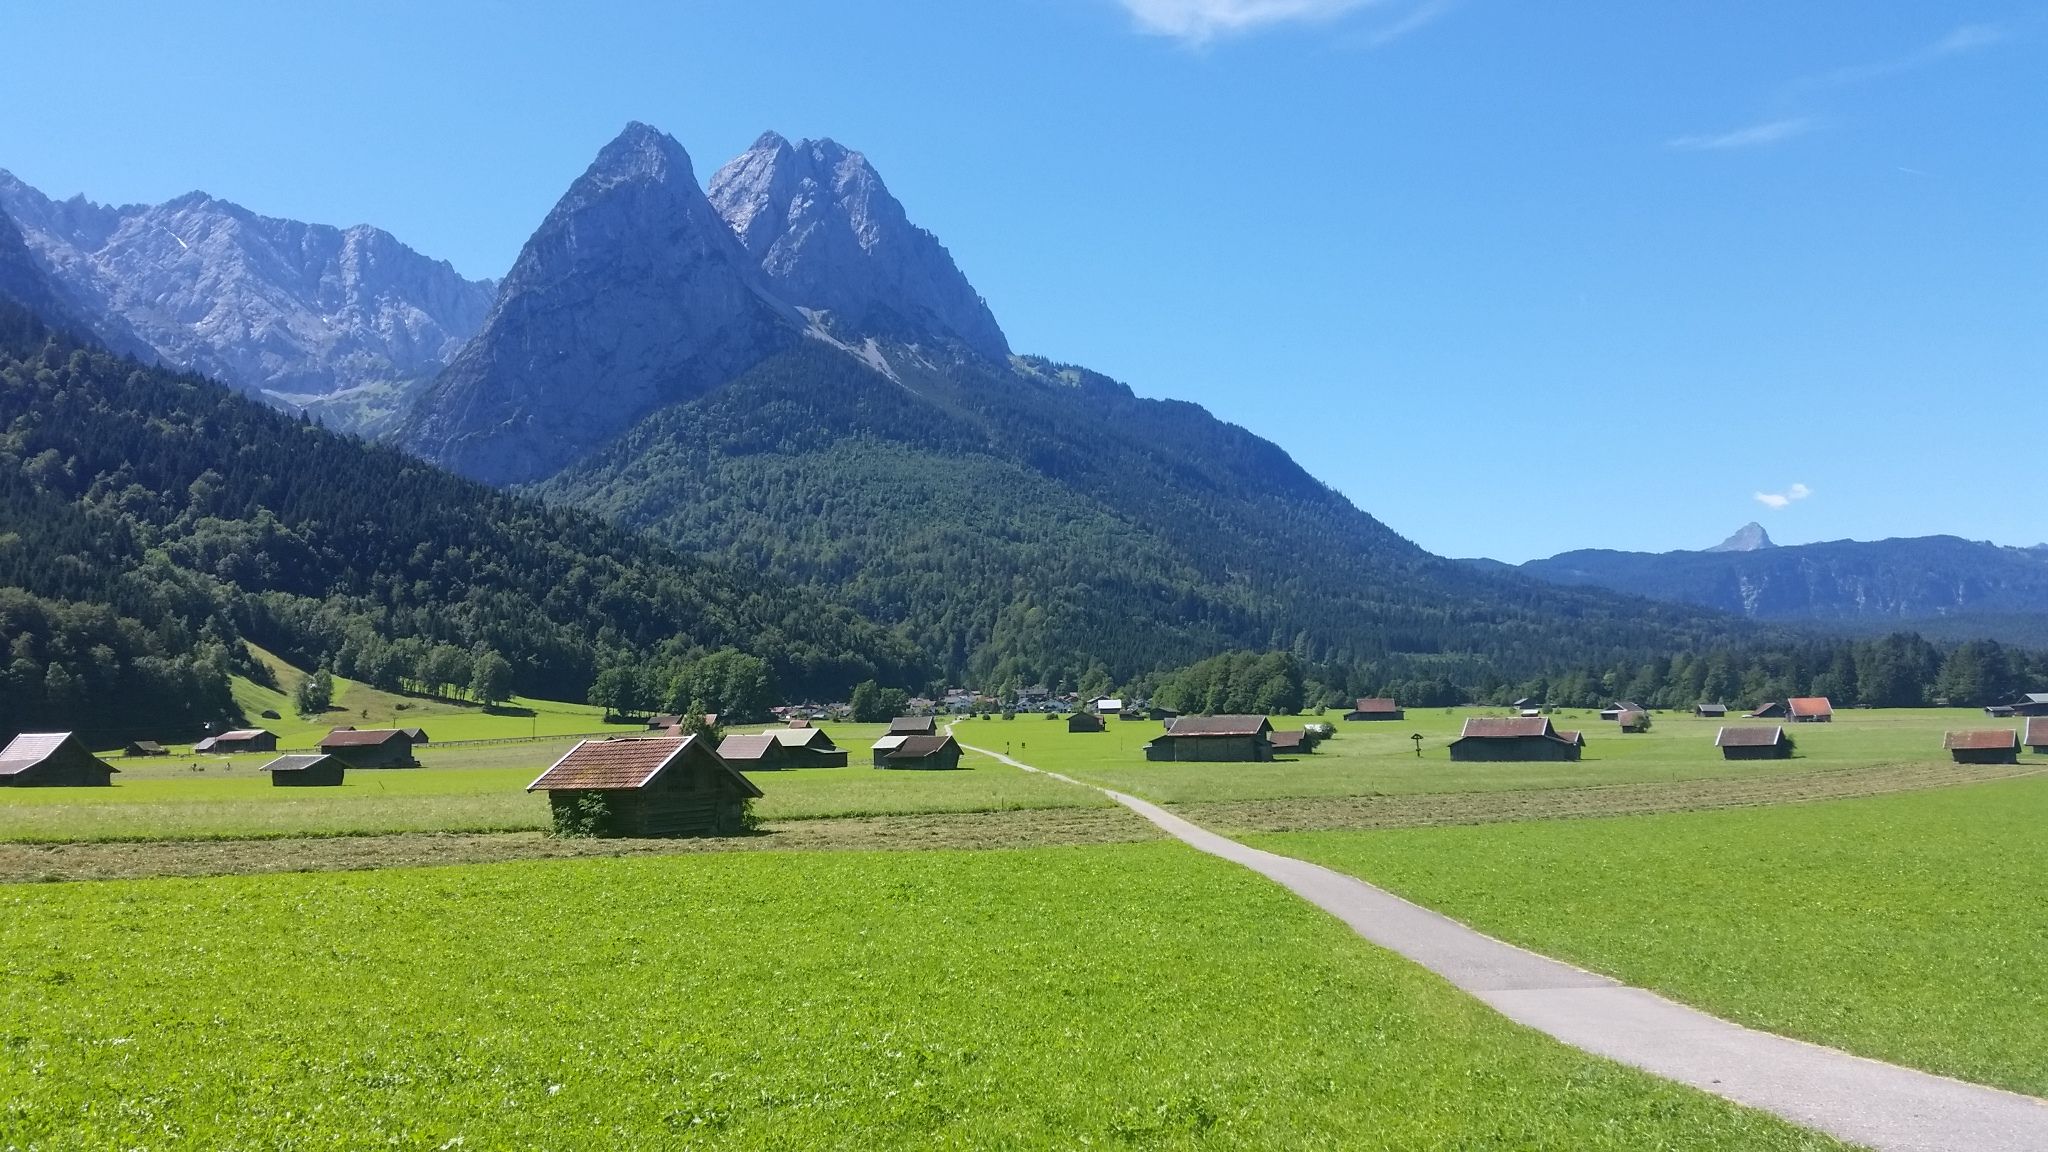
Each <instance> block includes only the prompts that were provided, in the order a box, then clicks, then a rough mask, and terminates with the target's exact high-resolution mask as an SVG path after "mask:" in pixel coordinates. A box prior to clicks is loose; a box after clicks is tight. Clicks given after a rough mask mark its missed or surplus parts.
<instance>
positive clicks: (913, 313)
mask: <svg viewBox="0 0 2048 1152" xmlns="http://www.w3.org/2000/svg"><path fill="white" fill-rule="evenodd" d="M0 297H4V298H6V299H8V300H10V301H12V302H13V303H14V304H15V305H16V306H17V307H19V308H23V309H26V310H27V311H29V312H30V313H33V314H34V315H35V316H37V317H38V318H40V319H41V320H43V321H44V322H46V323H48V324H50V325H52V326H53V327H57V328H62V329H68V330H71V331H73V332H77V333H81V334H87V335H89V336H90V337H91V338H92V339H93V340H94V341H96V342H98V343H100V344H102V345H104V346H105V347H106V348H108V349H110V350H112V351H115V352H119V353H125V354H129V355H133V356H135V357H137V358H138V359H141V360H144V361H145V362H155V363H159V364H161V365H163V366H165V367H166V368H170V369H175V370H182V371H189V372H193V373H198V374H203V375H204V376H207V377H210V378H212V379H214V380H218V381H220V382H222V383H224V384H226V385H228V386H229V387H231V388H233V389H235V390H238V391H240V392H243V393H246V394H248V395H250V396H254V397H258V398H261V399H263V400H265V401H268V402H269V403H271V404H273V405H276V406H278V407H281V408H284V409H285V410H287V411H291V412H306V413H310V414H312V415H313V416H314V417H316V418H317V419H318V420H319V422H321V423H322V424H324V425H326V426H327V427H328V428H330V429H336V430H341V431H345V432H352V433H356V434H358V435H360V436H361V437H363V438H364V439H365V440H367V441H373V442H381V443H382V444H386V445H390V446H395V447H397V448H399V449H402V450H403V451H404V452H406V453H409V454H411V455H412V456H416V457H418V458H420V459H423V460H426V461H429V462H432V463H434V464H437V465H440V466H442V467H444V468H447V469H449V470H452V471H454V472H456V473H460V474H462V475H464V476H467V477H469V478H471V479H474V480H477V481H481V482H483V483H485V484H488V485H491V486H494V487H498V488H503V489H512V490H515V491H517V492H518V493H520V494H522V495H524V496H527V497H536V498H538V499H540V500H541V501H544V502H546V503H549V504H554V505H571V506H576V507H579V508H582V509H586V510H589V511H593V512H596V513H599V514H601V515H602V516H603V517H606V518H608V519H610V520H612V521H615V522H617V523H618V524H621V525H623V526H626V527H628V528H631V529H635V530H640V531H644V532H646V533H650V534H652V535H653V536H654V537H656V538H658V539H660V540H663V541H666V542H668V543H671V544H674V545H677V546H680V547H681V548H682V549H684V550H685V551H688V552H694V553H698V554H702V555H706V556H709V557H712V558H714V559H716V560H718V561H719V562H729V563H730V564H732V565H733V566H734V568H735V569H736V570H737V569H744V570H746V571H756V572H761V573H764V574H766V575H767V576H768V577H770V578H773V579H777V580H781V581H787V582H790V583H793V584H795V585H811V586H815V587H817V588H819V589H821V590H830V592H831V594H832V596H833V597H834V599H835V602H837V603H844V604H847V605H849V606H850V607H851V608H852V609H853V610H855V611H857V612H859V613H861V614H863V615H864V616H867V617H869V618H872V619H875V620H879V621H882V622H885V623H887V624H889V625H891V626H892V627H895V628H897V629H898V630H899V631H900V632H901V633H902V634H903V635H905V636H907V638H908V639H909V640H911V641H912V642H913V643H915V644H916V645H917V646H918V647H919V648H921V649H922V650H923V651H924V652H926V653H929V654H931V656H932V657H933V658H934V659H935V660H936V661H937V662H938V663H939V664H940V665H943V666H944V667H946V668H947V669H948V670H949V671H956V672H968V671H973V672H978V673H980V674H984V675H988V674H995V673H997V671H998V669H997V668H995V667H993V666H991V665H989V664H987V663H984V664H983V666H981V667H979V668H971V667H970V664H971V663H972V662H973V661H974V660H982V661H984V662H986V661H994V662H997V663H1000V662H1004V661H1008V662H1010V663H1011V664H1012V665H1013V666H1014V670H1016V671H1018V672H1021V673H1029V672H1034V671H1036V672H1042V671H1043V670H1044V669H1047V668H1053V667H1066V666H1068V665H1070V664H1072V663H1073V662H1074V661H1076V660H1077V659H1081V658H1085V659H1087V660H1098V661H1105V662H1107V663H1108V664H1110V665H1112V666H1113V670H1114V671H1116V672H1117V674H1118V675H1120V676H1122V675H1131V674H1134V673H1135V672H1137V671H1141V670H1144V669H1146V668H1150V667H1157V666H1160V665H1161V664H1163V663H1169V662H1174V661H1185V660H1189V659H1195V658H1199V657H1201V656H1204V655H1207V654H1210V653H1213V652H1217V651H1222V650H1226V649H1231V648H1267V647H1290V646H1292V647H1295V648H1296V649H1297V650H1300V649H1301V648H1302V647H1303V646H1304V645H1306V646H1308V647H1310V648H1312V649H1314V650H1315V655H1316V656H1317V657H1318V658H1328V659H1345V660H1351V661H1359V660H1379V659H1384V658H1387V657H1389V656H1397V655H1399V654H1403V653H1420V654H1425V655H1427V654H1441V653H1463V654H1471V655H1473V656H1475V657H1479V658H1483V659H1486V660H1489V661H1492V662H1494V663H1496V664H1498V665H1499V666H1501V667H1507V668H1512V667H1540V666H1543V665H1545V664H1546V663H1551V662H1553V661H1554V659H1555V658H1556V656H1557V655H1558V654H1559V652H1560V650H1561V648H1565V649H1568V648H1572V647H1576V646H1580V645H1583V646H1585V647H1586V648H1587V649H1588V650H1589V651H1597V652H1607V651H1612V650H1615V649H1616V648H1618V647H1636V646H1654V645H1658V644H1663V643H1672V644H1680V643H1685V642H1688V641H1692V640H1697V639H1699V638H1700V637H1702V636H1711V635H1714V634H1716V633H1717V632H1719V631H1720V630H1722V629H1724V628H1727V627H1731V626H1736V625H1726V624H1723V623H1722V622H1721V620H1720V618H1719V617H1717V616H1715V615H1714V614H1713V613H1702V612H1699V611H1697V610H1695V609H1694V608H1691V607H1683V606H1680V605H1697V606H1700V607H1704V608H1707V609H1718V610H1720V611H1722V612H1727V613H1733V614H1736V615H1739V616H1747V617H1750V618H1753V619H1759V620H1841V621H1850V622H1856V623H1860V624H1870V625H1889V624H1893V623H1912V624H1914V625H1916V626H1922V627H1932V629H1933V630H1934V631H1937V632H1941V631H1948V632H1950V633H1952V634H1975V633H1981V632H1987V631H1990V630H1992V629H1994V628H1996V629H2004V630H2007V631H2010V630H2011V629H2012V628H2014V627H2024V628H2032V627H2036V626H2037V625H2035V624H2034V623H2031V622H2029V623H2026V624H2024V625H2013V623H2012V622H2013V621H2015V620H2021V619H2026V620H2029V621H2031V618H2032V617H2033V616H2034V615H2035V614H2040V613H2048V553H2044V552H2043V551H2042V550H2040V549H2015V548H2002V547H1997V546H1993V545H1989V544H1983V543H1974V542H1968V541H1963V540H1960V539H1956V538H1952V537H1929V538H1924V539H1913V540H1891V541H1883V542H1878V543H1867V544H1865V543H1854V542H1846V541H1844V542H1837V543H1830V544H1815V545H1803V546H1796V547H1773V546H1771V545H1770V541H1769V538H1768V536H1767V535H1766V534H1765V533H1764V532H1763V530H1762V529H1761V528H1760V527H1757V526H1755V525H1752V526H1750V528H1748V529H1745V530H1744V531H1743V532H1742V533H1738V535H1737V537H1736V538H1735V539H1734V540H1731V541H1730V542H1729V545H1727V546H1724V547H1723V548H1720V549H1709V550H1706V551H1700V552H1678V553H1668V554H1655V555H1653V554H1641V553H1622V552H1604V551H1585V552H1571V553H1565V554H1563V555H1560V556H1556V557H1552V558H1550V559H1548V560H1539V561H1532V562H1531V563H1529V564H1526V565H1522V566H1520V567H1519V568H1511V567H1509V566H1507V565H1501V564H1496V563H1493V562H1489V561H1456V560H1448V559H1443V558H1440V557H1436V556H1433V555H1430V554H1429V553H1427V552H1425V551H1423V550H1422V549H1420V548H1417V547H1415V546H1414V545H1413V544H1411V543H1409V542H1408V541H1406V540H1404V539H1402V538H1401V537H1400V536H1398V535H1397V534H1395V533H1394V532H1392V531H1390V530H1389V529H1387V528H1386V527H1385V526H1383V525H1382V524H1380V523H1379V522H1378V521H1377V520H1375V519H1373V518H1372V517H1371V516H1369V515H1367V514H1365V513H1364V512H1362V511H1360V510H1358V509H1357V508H1355V507H1354V506H1353V505H1352V504H1351V503H1350V502H1349V501H1347V500H1346V499H1344V498H1343V497H1341V496H1339V495H1338V494H1337V493H1335V492H1333V491H1332V490H1330V489H1329V488H1328V487H1326V486H1325V485H1323V484H1321V483H1320V482H1318V481H1317V480H1315V479H1314V478H1313V477H1311V476H1309V475H1308V474H1307V473H1306V472H1304V471H1303V470H1302V469H1301V468H1300V467H1299V466H1297V465H1296V464H1295V463H1294V462H1293V460H1291V459H1290V458H1289V457H1288V456H1287V454H1286V453H1285V452H1284V451H1282V450H1281V449H1280V448H1278V447H1276V446H1274V445H1273V444H1271V443H1269V442H1267V441H1264V440H1261V439H1259V438H1258V437H1256V436H1253V435H1251V434H1250V433H1248V432H1246V431H1244V430H1243V429H1241V428H1238V427H1236V426H1233V425H1230V424H1226V423H1223V422H1221V421H1218V420H1216V419H1214V418H1213V417H1211V416H1210V415H1209V414H1208V413H1207V412H1205V411H1204V410H1203V409H1201V408H1199V407H1197V406H1195V405H1193V404H1187V403H1181V402H1176V401H1170V400H1149V399H1142V398H1139V397H1138V396H1136V395H1135V394H1134V393H1133V392H1132V391H1131V390H1130V389H1129V388H1127V387H1126V386H1124V385H1122V384H1120V383H1118V382H1116V381H1113V380H1110V379H1108V378H1106V377H1104V376H1101V375H1099V374H1096V373H1093V372H1090V371H1088V370H1086V369H1084V368H1079V367H1075V366H1072V365H1067V364H1062V363H1058V362H1056V361H1052V360H1048V359H1044V358H1041V357H1036V356H1029V355H1019V354H1016V353H1015V352H1014V351H1013V350H1012V349H1011V347H1010V344H1009V341H1008V339H1007V338H1006V337H1005V335H1004V333H1003V329H1002V327H1001V325H1000V323H999V322H998V321H997V319H996V317H995V316H994V314H993V313H992V312H991V311H990V309H989V307H988V304H987V302H986V301H985V300H984V299H983V298H982V297H981V295H980V293H978V292H977V291H976V290H975V289H974V287H973V285H972V284H970V283H969V282H968V280H967V278H966V277H965V276H964V275H963V274H962V273H961V271H960V269H959V268H958V267H957V266H956V265H955V264H954V262H953V259H952V257H951V255H950V254H949V253H948V252H947V250H946V248H945V247H944V246H943V245H942V244H941V243H940V242H939V241H938V239H937V238H936V237H934V236H933V235H932V234H931V233H929V232H927V231H925V230H923V229H922V228H919V227H918V226H917V225H916V224H914V223H913V222H912V221H911V220H910V218H909V216H908V215H907V214H906V212H905V210H904V208H903V206H902V204H900V203H899V202H898V201H897V200H896V199H895V197H893V196H892V195H891V194H890V193H889V191H888V189H887V187H886V186H885V185H884V183H883V181H882V178H881V176H880V175H879V174H878V173H877V172H876V171H875V169H874V168H873V167H872V166H871V165H870V164H869V163H868V161H867V160H866V158H865V157H863V156H862V155H861V154H860V153H858V152H855V151H851V150H849V149H847V148H844V147H842V146H840V145H839V144H837V143H834V142H833V141H831V140H818V141H812V140H804V141H798V142H794V143H792V142H790V141H788V140H785V139H784V138H782V137H780V136H778V135H775V134H774V133H769V134H766V135H764V136H762V137H761V138H760V139H759V140H757V141H756V142H755V143H754V144H753V146H752V147H750V148H749V149H748V150H747V151H746V152H745V153H743V154H742V155H740V156H739V157H737V158H735V159H733V160H732V161H730V162H729V163H727V164H725V165H724V166H723V167H721V168H719V169H718V170H717V171H716V172H715V173H713V174H712V176H711V178H710V180H709V182H708V186H707V185H702V184H700V183H699V181H698V179H697V176H696V173H695V171H694V170H693V167H692V165H691V161H690V157H689V155H688V154H687V153H686V152H685V151H684V149H683V148H682V147H681V146H680V145H679V144H678V143H677V142H676V141H675V140H673V139H672V138H670V137H668V136H667V135H664V134H663V133H661V132H659V131H657V130H655V129H653V128H651V127H648V126H646V125H643V124H637V123H636V124H632V125H629V126H628V127H627V128H626V130H625V131H624V132H622V133H621V134H620V135H619V136H618V137H617V138H616V139H614V140H612V141H611V142H610V143H608V144H606V145H605V146H604V147H603V149H601V150H600V151H599V153H598V154H597V157H596V159H595V160H594V161H593V162H592V163H591V165H590V167H589V168H588V170H586V171H585V172H584V173H583V174H582V175H581V176H580V177H578V178H577V179H576V180H575V181H574V182H573V183H572V184H571V185H570V186H569V188H568V190H567V191H566V192H565V193H564V194H563V196H562V197H561V199H560V200H559V201H558V202H557V203H556V204H555V206H554V208H553V210H552V211H550V212H549V213H548V215H547V217H546V218H545V219H544V220H542V221H541V222H540V225H539V227H538V228H537V229H536V230H535V232H534V233H533V235H532V237H531V238H530V239H528V240H527V242H526V244H525V246H524V248H523V249H522V250H521V252H520V254H519V256H518V258H517V260H516V261H515V262H514V263H513V265H512V267H511V269H510V270H509V271H508V272H507V273H506V275H505V276H504V278H503V279H502V280H499V281H489V280H483V281H478V280H470V279H466V278H464V277H463V276H461V275H460V274H458V273H457V272H456V271H455V270H454V268H452V267H451V266H450V265H448V264H447V263H446V262H443V261H438V260H434V259H431V258H429V257H427V256H424V255H422V254H420V253H418V252H416V251H414V250H412V249H411V248H408V247H406V246H405V245H404V244H402V243H400V242H399V241H398V240H397V239H395V238H394V237H392V236H391V235H390V234H388V233H386V232H383V231H381V230H379V229H377V228H373V227H369V226H362V225H359V226H356V227H352V228H347V229H336V228H331V227H327V226H323V225H314V224H304V223H299V222H296V221H288V220H279V219H273V218H269V217H263V216H259V215H256V214H254V213H252V212H249V211H247V210H246V209H243V208H241V207H239V206H237V205H235V204H232V203H229V202H226V201H223V200H219V199H216V198H214V197H212V196H209V195H206V194H204V193H198V192H194V193H190V194H188V195H185V196H181V197H179V198H177V199H174V200H171V201H168V202H166V203H163V204H158V205H153V206H149V205H128V206H121V207H111V206H105V205H100V204H96V203H92V202H89V201H87V200H85V199H84V198H83V197H74V198H72V199H70V200H65V201H53V200H51V199H49V198H47V197H46V196H44V195H43V194H41V193H40V192H38V191H37V190H36V189H34V188H32V187H30V186H28V185H27V184H24V183H22V182H21V181H20V180H17V179H15V178H14V177H13V176H11V175H9V174H7V173H5V172H0ZM1361 434H1362V433H1361ZM366 450H372V451H382V450H384V449H382V448H370V449H366ZM1609 590H1613V591H1609ZM1615 592H1621V593H1630V594H1633V596H1641V597H1648V598H1651V599H1653V600H1657V601H1665V602H1669V604H1667V605H1657V604H1649V603H1644V602H1643V601H1640V600H1637V599H1634V598H1633V597H1632V596H1620V595H1615V594H1614V593H1615ZM2032 635H2036V633H2029V636H2030V637H2031V636H2032ZM1567 637H1569V639H1566V638H1567Z"/></svg>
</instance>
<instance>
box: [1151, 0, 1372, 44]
mask: <svg viewBox="0 0 2048 1152" xmlns="http://www.w3.org/2000/svg"><path fill="white" fill-rule="evenodd" d="M1118 2H1119V3H1121V4H1122V5H1123V6H1124V10H1125V11H1127V12H1129V13H1130V14H1131V19H1132V20H1134V21H1135V22H1136V23H1137V25H1138V29H1139V31H1141V32H1149V33H1151V34H1152V35H1155V36H1170V37H1172V38H1173V39H1176V40H1179V41H1181V42H1182V43H1185V44H1206V43H1208V42H1209V41H1211V40H1215V39H1217V38H1219V37H1223V36H1238V35H1243V34H1245V33H1248V32H1256V31H1258V30H1259V29H1261V28H1267V27H1271V26H1273V25H1276V24H1319V23H1327V22H1328V21H1331V20H1335V19H1336V18H1338V17H1339V16H1343V15H1345V14H1346V13H1349V12H1353V11H1356V10H1358V9H1360V8H1364V7H1367V6H1369V5H1372V4H1376V3H1379V2H1380V0H1118Z"/></svg>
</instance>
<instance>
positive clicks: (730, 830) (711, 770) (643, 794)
mask: <svg viewBox="0 0 2048 1152" xmlns="http://www.w3.org/2000/svg"><path fill="white" fill-rule="evenodd" d="M526 790H527V791H528V792H546V793H547V794H548V806H549V807H550V808H551V809H552V810H553V812H554V814H555V826H556V827H557V828H562V827H566V826H574V825H575V824H577V823H578V822H579V821H584V820H588V821H589V822H590V824H591V830H592V831H593V832H594V833H595V834H596V835H599V836H633V837H657V836H658V837H675V836H730V835H733V834H735V833H738V832H740V831H742V830H744V828H745V823H746V810H747V801H748V800H751V799H755V798H757V797H759V796H760V795H761V789H760V788H758V787H756V786H755V785H754V782H753V781H751V780H749V779H747V778H746V776H745V775H743V774H741V773H740V772H739V771H738V770H737V769H735V768H733V767H732V765H730V764H727V763H726V762H725V761H724V759H722V758H721V757H720V756H719V755H718V753H717V752H715V751H713V750H712V748H711V745H710V742H709V741H707V740H706V739H705V738H704V737H702V736H685V737H682V738H681V739H676V738H671V737H658V738H655V739H633V740H622V739H616V738H611V737H607V738H605V739H601V740H585V741H582V742H581V743H579V744H577V745H576V747H574V748H571V749H570V750H569V752H568V754H567V755H565V756H563V757H562V758H561V759H560V760H557V761H555V763H554V765H553V766H552V767H550V768H549V769H548V770H547V771H545V772H543V773H541V774H540V776H539V777H537V778H536V779H535V780H534V782H533V783H531V784H529V785H527V786H526Z"/></svg>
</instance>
